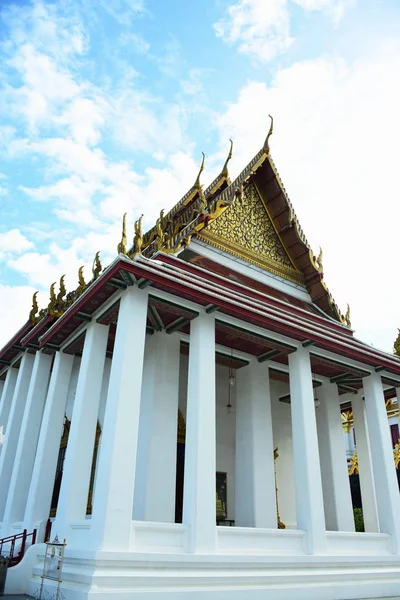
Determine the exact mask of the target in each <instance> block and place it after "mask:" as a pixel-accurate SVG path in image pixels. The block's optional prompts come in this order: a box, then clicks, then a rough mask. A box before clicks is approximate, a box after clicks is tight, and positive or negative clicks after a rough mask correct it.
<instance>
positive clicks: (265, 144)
mask: <svg viewBox="0 0 400 600" xmlns="http://www.w3.org/2000/svg"><path fill="white" fill-rule="evenodd" d="M268 116H269V118H270V119H271V125H270V126H269V131H268V135H267V137H266V139H265V142H264V146H263V150H264V152H265V154H269V138H270V137H271V135H272V134H273V133H274V119H273V117H272V116H271V115H268Z"/></svg>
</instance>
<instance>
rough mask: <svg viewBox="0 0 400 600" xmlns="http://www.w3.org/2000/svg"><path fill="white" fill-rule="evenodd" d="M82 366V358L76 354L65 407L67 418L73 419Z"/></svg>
mask: <svg viewBox="0 0 400 600" xmlns="http://www.w3.org/2000/svg"><path fill="white" fill-rule="evenodd" d="M80 366H81V359H80V357H79V356H75V358H74V363H73V365H72V373H71V379H70V382H69V388H68V394H67V403H66V407H65V414H66V417H67V419H69V420H71V419H72V410H73V408H74V400H75V394H76V386H77V383H78V376H79V369H80Z"/></svg>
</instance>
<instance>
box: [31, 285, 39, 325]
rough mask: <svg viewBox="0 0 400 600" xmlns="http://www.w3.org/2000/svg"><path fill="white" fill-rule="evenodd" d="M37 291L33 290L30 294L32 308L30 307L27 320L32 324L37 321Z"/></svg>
mask: <svg viewBox="0 0 400 600" xmlns="http://www.w3.org/2000/svg"><path fill="white" fill-rule="evenodd" d="M38 293H39V292H35V293H34V294H33V296H32V308H31V312H30V313H29V321H30V322H31V323H32V324H35V323H37V314H38V312H39V305H38V303H37V295H38Z"/></svg>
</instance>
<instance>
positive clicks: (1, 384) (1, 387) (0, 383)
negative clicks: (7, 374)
mask: <svg viewBox="0 0 400 600" xmlns="http://www.w3.org/2000/svg"><path fill="white" fill-rule="evenodd" d="M4 383H5V381H4V379H1V380H0V405H1V397H2V395H3V390H4Z"/></svg>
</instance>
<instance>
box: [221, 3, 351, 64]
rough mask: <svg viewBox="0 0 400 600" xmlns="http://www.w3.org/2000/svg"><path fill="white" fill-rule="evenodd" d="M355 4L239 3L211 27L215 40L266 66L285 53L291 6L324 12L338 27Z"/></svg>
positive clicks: (288, 35)
mask: <svg viewBox="0 0 400 600" xmlns="http://www.w3.org/2000/svg"><path fill="white" fill-rule="evenodd" d="M355 1H356V0H269V1H268V2H266V1H265V0H238V2H236V3H235V4H232V5H231V6H229V7H228V9H227V11H226V15H225V16H224V17H223V18H222V19H221V20H220V21H218V22H217V23H215V24H214V29H215V32H216V34H217V36H218V37H220V38H222V40H223V41H224V42H226V43H228V44H235V45H237V46H238V51H239V52H240V53H242V54H246V55H248V56H250V57H251V58H252V59H254V60H256V61H259V62H269V61H271V60H272V59H273V58H275V57H276V56H277V55H279V54H283V53H284V52H286V51H287V50H288V49H289V48H290V46H291V45H292V43H293V41H294V38H293V35H292V33H291V27H290V25H291V19H290V12H289V11H290V2H293V3H294V4H297V5H298V6H300V7H301V8H302V9H303V10H305V11H322V12H325V13H326V14H327V15H328V16H329V17H330V18H331V19H332V20H333V21H334V23H338V22H339V21H340V19H341V18H342V17H343V15H344V13H345V11H346V9H348V8H349V7H350V6H351V5H353V4H355Z"/></svg>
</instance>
